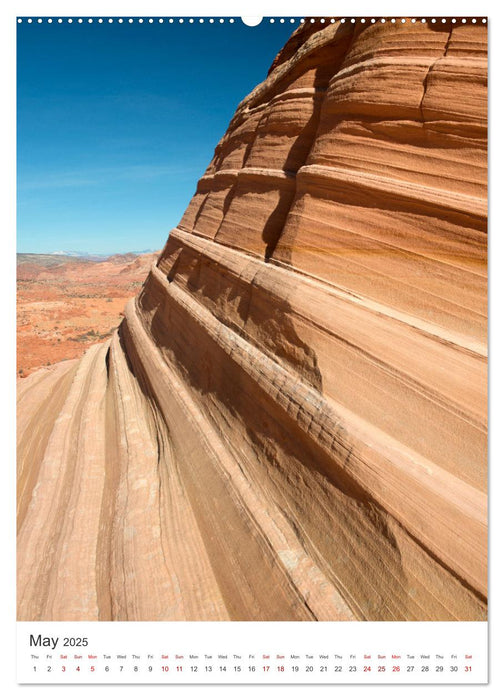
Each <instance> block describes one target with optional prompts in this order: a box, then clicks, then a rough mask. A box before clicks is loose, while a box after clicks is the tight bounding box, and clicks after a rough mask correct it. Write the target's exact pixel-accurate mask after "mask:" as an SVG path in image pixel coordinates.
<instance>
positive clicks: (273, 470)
mask: <svg viewBox="0 0 504 700" xmlns="http://www.w3.org/2000/svg"><path fill="white" fill-rule="evenodd" d="M94 5H95V4H94V3H91V4H84V3H76V4H75V8H72V10H71V11H72V14H71V15H68V14H58V11H59V12H61V9H59V10H56V11H54V9H53V8H51V9H48V10H47V11H46V10H43V9H42V6H39V7H38V8H37V12H38V14H30V12H33V8H30V10H29V11H28V12H24V11H21V10H20V9H18V10H17V12H18V14H17V15H16V17H15V18H13V19H12V25H13V26H12V32H15V34H16V47H17V49H16V50H17V65H16V71H17V73H16V75H17V78H16V80H17V83H16V94H17V260H16V269H17V327H16V336H17V368H16V372H17V380H16V381H17V428H16V439H17V456H16V460H17V477H16V479H17V557H16V561H17V587H16V606H17V609H16V619H17V623H16V625H17V642H16V645H17V681H18V683H19V684H20V685H21V686H25V685H26V686H28V685H33V684H36V685H45V684H49V685H56V684H66V685H68V684H101V685H103V684H152V685H155V684H157V685H159V684H161V685H176V684H198V685H211V684H219V685H222V684H234V685H236V684H242V685H246V684H248V685H250V684H257V685H258V686H259V685H261V686H262V685H270V686H275V687H276V686H280V685H284V684H291V685H292V684H295V685H305V684H306V685H319V686H322V685H332V684H334V685H336V684H362V685H372V684H381V685H384V684H394V685H399V684H411V685H413V684H432V685H443V686H445V685H453V684H458V685H461V684H464V685H471V684H486V683H487V682H488V661H487V653H488V650H487V640H488V622H487V601H488V586H487V540H488V521H487V400H488V392H487V357H488V351H487V330H488V329H487V304H488V298H487V297H488V295H487V74H488V66H487V31H488V21H487V17H486V16H483V15H482V14H481V12H476V13H475V14H474V9H473V14H464V13H463V12H461V13H460V14H457V15H443V14H438V15H421V14H418V13H417V12H410V11H409V10H407V8H404V10H403V12H404V14H390V12H389V11H388V10H387V12H388V13H387V14H376V12H377V6H376V5H375V4H374V5H373V10H371V9H370V8H367V9H366V10H365V11H363V12H359V14H352V11H353V12H357V10H358V9H359V10H360V8H355V7H354V8H353V10H352V9H351V8H347V7H345V8H337V7H332V8H329V9H328V8H324V11H319V10H318V9H317V11H315V9H316V8H315V7H314V6H312V7H309V6H307V5H306V4H305V5H304V6H303V7H302V8H301V7H298V6H297V5H296V6H294V5H292V6H289V12H286V9H285V8H283V9H282V12H283V14H282V12H279V13H276V12H274V13H273V14H268V10H267V9H264V10H263V9H262V8H260V6H259V5H258V6H257V7H255V8H254V9H253V10H252V11H248V12H249V14H250V16H249V14H246V13H245V12H244V11H243V10H242V9H241V8H239V7H235V8H234V9H233V7H230V8H229V9H228V10H227V11H226V12H222V10H221V8H218V7H216V8H212V7H209V8H205V10H203V9H201V7H200V8H198V9H199V11H194V10H193V7H192V6H187V7H183V6H182V5H180V4H179V5H178V7H177V11H176V12H175V11H174V14H169V12H171V11H172V10H173V8H168V7H164V8H158V9H157V11H155V12H154V11H152V7H151V6H145V8H143V9H142V10H141V11H140V10H139V9H138V8H136V9H135V8H133V7H131V5H128V3H126V4H125V5H124V7H123V8H120V7H119V5H117V4H116V5H117V7H115V8H114V10H113V11H111V10H110V8H109V7H106V6H101V8H100V7H99V6H98V7H95V6H94ZM384 9H386V8H384ZM475 9H477V8H475ZM336 10H337V11H338V13H339V14H337V15H335V14H331V12H333V13H334V12H335V11H336ZM209 11H210V12H212V13H214V14H208V12H209ZM67 12H68V9H67ZM269 12H270V13H271V12H272V8H270V9H269ZM310 12H312V13H314V14H309V13H310ZM371 12H374V14H371ZM464 12H465V8H464ZM149 13H151V14H149ZM345 13H346V14H345ZM252 14H254V15H257V16H251V15H252Z"/></svg>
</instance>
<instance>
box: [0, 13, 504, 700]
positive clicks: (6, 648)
mask: <svg viewBox="0 0 504 700" xmlns="http://www.w3.org/2000/svg"><path fill="white" fill-rule="evenodd" d="M181 5H182V4H181V3H178V4H177V3H166V2H159V0H145V1H144V2H142V3H139V2H132V1H131V0H130V1H129V2H117V1H116V2H114V1H112V0H106V1H103V2H96V0H92V1H89V2H82V1H81V0H75V1H74V2H72V4H71V5H69V3H68V2H62V1H61V0H59V1H57V2H37V1H36V0H32V1H31V2H30V1H23V2H7V3H5V4H4V5H3V7H2V8H1V9H0V12H1V13H2V22H0V31H1V36H0V46H1V47H2V57H3V59H4V61H3V67H4V68H5V69H6V73H7V76H6V78H7V79H6V82H5V87H4V88H3V90H4V97H5V98H6V99H5V103H6V104H7V109H6V110H4V111H3V114H2V126H3V127H4V128H3V129H2V130H0V131H1V138H2V139H3V142H2V153H3V154H4V162H3V169H2V189H1V194H2V198H3V201H2V203H3V204H4V206H3V207H2V212H3V222H2V223H3V224H4V227H3V230H4V239H3V244H4V251H3V256H2V268H1V271H0V272H1V274H0V279H1V281H2V293H3V296H2V298H3V299H4V300H5V304H6V308H7V314H8V321H7V331H8V342H6V341H5V338H4V342H3V343H2V345H1V347H0V353H1V359H2V366H3V368H4V371H5V373H6V374H5V378H4V383H5V386H6V391H5V392H4V396H5V397H6V405H4V411H5V412H6V414H7V416H9V418H4V425H5V428H6V430H5V431H4V435H3V437H4V444H5V445H6V450H5V452H6V456H5V464H4V472H5V471H7V488H4V489H3V490H2V493H3V497H4V498H5V503H4V504H3V506H4V507H3V509H2V512H3V513H4V517H5V518H6V522H5V523H4V528H3V532H4V533H7V535H6V536H5V538H4V548H3V558H4V562H5V564H6V567H5V571H4V578H3V585H2V600H3V603H4V606H3V612H4V618H3V619H4V620H5V622H4V625H3V626H2V631H3V634H2V640H1V646H0V658H1V659H2V661H4V664H3V668H4V672H3V673H4V678H3V679H2V685H3V687H4V688H5V689H7V691H8V692H9V694H10V696H16V697H26V696H27V695H28V694H29V693H33V692H36V693H37V699H38V698H45V697H47V698H49V697H51V698H54V695H55V693H56V695H58V693H62V694H63V693H64V694H65V696H66V695H67V694H68V692H69V688H68V687H67V686H36V687H35V686H16V684H15V663H14V658H15V646H16V645H15V643H14V638H15V633H16V622H15V587H14V580H15V506H14V503H15V500H14V497H13V494H15V473H14V468H13V465H14V460H15V446H14V444H15V428H14V419H13V417H12V415H13V406H14V402H15V380H14V375H15V372H14V366H15V315H14V308H15V287H14V284H13V282H14V279H15V263H14V262H13V261H14V260H15V256H14V254H15V240H14V239H13V234H12V232H13V231H14V228H15V204H14V202H15V178H14V173H15V150H14V139H13V134H14V133H15V114H14V107H13V106H14V103H15V102H14V97H15V72H14V64H15V58H14V56H15V43H14V31H13V23H14V18H15V16H16V15H23V16H27V15H30V14H32V15H33V16H40V15H42V16H51V15H58V14H62V15H63V16H68V14H71V15H78V14H83V15H84V16H97V15H104V14H107V15H111V16H115V15H118V14H119V12H121V13H124V14H132V15H133V16H147V15H149V14H152V15H154V16H170V14H173V15H174V16H180V15H182V16H188V15H190V14H194V15H198V16H209V15H210V14H214V15H217V14H221V15H223V16H226V15H227V16H229V15H230V16H238V15H242V16H243V15H266V16H282V15H283V16H285V17H290V16H294V17H299V16H303V15H305V14H306V7H307V3H306V2H304V3H301V2H299V1H298V0H291V1H290V2H287V1H281V0H275V1H274V2H273V0H272V1H271V2H264V1H263V0H256V1H253V0H247V2H240V3H233V2H230V1H229V0H224V1H223V0H219V1H216V2H212V3H211V4H207V5H206V6H205V5H204V4H203V3H202V2H191V1H190V0H187V1H186V2H184V3H183V10H181V9H180V8H181ZM492 5H493V4H492V3H491V2H478V3H475V2H466V1H464V0H461V1H460V2H457V3H454V2H451V3H448V2H444V3H443V2H432V1H431V0H426V1H425V2H415V3H411V2H410V3H407V4H406V3H404V2H390V1H388V2H380V3H377V2H370V1H368V2H353V3H352V2H340V3H334V2H332V3H329V2H317V0H313V1H311V2H310V3H309V10H310V12H311V13H313V15H314V16H331V14H335V13H337V14H338V15H341V16H348V17H351V16H371V15H373V14H376V12H377V10H379V11H380V13H382V14H383V15H385V16H397V17H400V16H402V15H417V16H420V15H422V14H425V15H427V16H451V15H456V16H463V15H467V16H469V15H472V14H476V15H489V17H490V18H489V32H490V50H491V63H490V65H491V66H492V65H493V66H496V65H504V55H501V53H502V52H503V47H504V42H502V40H501V39H500V37H498V34H497V31H495V33H494V35H493V39H494V41H492V39H491V37H492V23H493V24H494V25H495V27H496V28H497V25H498V24H499V25H502V23H501V21H500V20H502V19H503V17H502V10H501V9H500V7H499V8H495V9H494V7H493V6H492ZM209 9H210V10H211V12H210V11H209ZM501 92H502V91H501V90H499V87H498V81H497V80H495V81H494V85H493V92H492V93H491V102H490V106H491V113H490V114H491V122H490V124H491V144H492V153H493V155H492V156H491V158H490V193H491V195H492V194H493V195H494V196H493V198H492V197H490V202H491V203H492V200H494V201H498V199H499V197H496V196H495V195H496V194H497V193H500V189H501V188H500V187H499V185H501V184H502V181H501V182H499V181H498V179H497V160H499V159H500V158H502V157H503V156H504V153H503V150H504V149H503V148H502V145H503V144H502V138H503V137H502V135H501V132H502V130H501V129H500V125H499V126H496V125H498V124H499V117H500V116H501V115H502V113H503V109H502V107H503V98H502V96H501ZM492 125H493V126H492ZM497 153H498V154H499V155H498V156H497ZM491 212H492V218H491V222H492V225H491V232H493V235H492V237H491V248H490V252H491V255H490V300H491V326H490V328H491V335H490V339H491V345H490V346H491V358H493V361H491V375H490V376H491V391H490V406H491V437H490V461H491V464H492V467H493V468H492V472H491V475H490V477H491V478H490V484H491V486H490V503H491V511H490V516H491V533H493V538H492V539H491V541H490V543H491V549H490V552H491V554H490V591H491V594H492V592H493V593H494V595H493V596H492V595H491V598H490V603H491V604H490V639H491V645H490V656H491V659H492V661H491V668H490V681H491V682H490V685H488V686H478V693H479V692H481V693H486V692H490V694H491V695H490V696H491V697H493V696H495V697H497V692H502V689H503V687H504V684H503V671H502V669H503V667H504V664H503V660H504V659H503V657H502V654H503V653H504V648H503V645H502V632H499V625H500V627H501V628H502V627H503V623H504V615H503V601H502V596H500V595H499V594H500V588H501V587H502V582H503V565H502V556H501V555H500V554H499V552H498V550H499V541H498V535H497V534H496V533H500V532H502V531H503V527H502V526H503V522H502V507H500V504H499V501H498V494H502V493H504V489H503V488H502V486H503V475H502V469H501V468H500V467H501V465H502V463H503V461H504V460H503V459H502V457H503V456H504V455H503V454H502V446H501V445H499V444H498V440H497V438H498V432H499V423H501V422H502V419H503V408H502V404H501V402H500V401H499V398H500V396H502V395H503V393H504V382H503V377H502V370H501V369H500V367H499V363H498V360H497V358H498V357H500V356H501V355H502V354H503V353H502V352H499V350H501V351H502V350H503V349H504V348H503V332H502V328H499V326H498V323H499V318H498V317H499V314H498V311H499V300H500V299H503V298H504V286H503V275H502V271H501V269H500V267H501V265H502V264H503V263H504V242H503V239H502V235H500V233H501V232H502V230H504V226H499V223H503V222H502V220H501V217H502V214H501V213H500V212H499V211H498V210H497V208H496V207H493V208H491ZM4 313H5V312H4ZM492 431H493V432H492ZM494 433H497V435H495V434H494ZM494 494H495V495H494ZM237 624H240V623H237ZM299 624H303V623H299ZM352 624H355V625H362V624H367V623H352ZM397 624H402V623H397ZM459 624H460V625H461V626H462V627H461V632H462V629H463V626H464V625H465V623H459ZM193 690H194V686H184V687H180V686H179V687H177V689H176V697H184V696H185V695H186V694H187V696H189V695H190V694H192V692H193ZM363 690H364V691H365V690H367V688H364V689H363V688H362V686H353V687H348V686H346V687H345V689H344V693H345V697H347V696H348V695H354V696H360V695H361V692H362V691H363ZM256 691H257V689H256V687H255V686H246V687H241V688H240V697H246V696H247V695H250V697H252V696H254V697H256ZM269 691H271V693H272V694H273V693H274V694H275V696H278V693H279V692H280V693H281V688H279V687H276V688H263V687H261V689H260V692H261V693H266V694H267V695H268V694H269ZM285 691H286V692H285V696H286V697H287V695H288V697H289V698H292V697H298V696H299V697H305V694H306V690H305V689H304V688H303V687H302V686H289V687H285ZM93 692H107V693H110V692H120V694H121V698H123V697H128V696H130V695H131V697H138V689H137V688H135V687H134V686H120V689H119V687H118V686H107V687H101V688H100V691H98V688H97V689H96V691H93ZM149 692H152V693H155V694H161V693H162V694H163V697H166V688H165V687H164V686H162V687H160V686H151V687H150V688H149ZM169 692H170V697H173V693H174V692H175V688H170V689H169ZM204 692H205V696H207V697H208V696H209V697H214V696H215V697H219V698H221V697H222V696H223V695H226V693H228V695H229V697H231V695H233V697H234V696H235V694H236V687H235V686H226V687H223V686H219V687H213V688H207V687H205V690H204ZM316 692H317V693H318V694H321V695H322V694H324V695H325V694H326V693H327V696H328V697H329V693H330V697H332V698H333V697H335V695H334V693H335V692H338V693H340V692H341V691H340V690H339V689H334V686H324V687H322V686H319V687H317V689H316ZM372 692H373V698H381V697H383V698H387V699H388V698H389V697H390V694H391V693H392V694H393V693H394V692H397V693H401V696H402V694H403V693H404V688H402V687H390V686H385V687H373V690H372ZM407 692H408V696H410V694H412V695H413V696H414V695H415V694H416V693H418V695H420V693H421V694H422V697H423V696H424V693H425V689H424V688H423V686H421V685H420V686H414V687H408V689H407ZM428 692H429V693H434V695H436V694H437V693H438V692H439V694H440V696H441V694H442V696H443V697H446V694H447V693H448V694H450V693H451V692H453V693H454V694H455V693H456V696H457V698H459V697H461V696H462V697H464V695H466V696H467V697H471V698H472V697H475V696H474V688H473V687H472V686H448V687H439V686H436V687H432V686H429V689H428ZM71 693H72V697H74V696H75V695H76V696H79V694H84V693H85V694H86V697H87V694H88V693H89V687H88V686H72V689H71ZM252 694H254V695H252ZM301 694H302V695H301Z"/></svg>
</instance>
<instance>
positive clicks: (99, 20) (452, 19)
mask: <svg viewBox="0 0 504 700" xmlns="http://www.w3.org/2000/svg"><path fill="white" fill-rule="evenodd" d="M17 21H18V24H21V23H22V22H27V23H28V24H32V23H34V24H42V23H44V22H46V23H48V24H52V23H53V22H55V23H57V24H63V23H67V24H72V23H74V22H76V23H77V24H84V23H87V24H93V23H95V22H96V23H97V24H113V23H115V22H117V23H118V24H133V23H134V22H138V23H139V24H143V23H146V24H154V23H155V22H156V23H158V24H163V23H164V22H166V23H168V24H175V23H178V24H184V23H185V22H187V23H188V24H196V23H197V24H204V23H205V22H207V23H208V24H224V23H226V22H228V23H229V24H233V23H234V22H235V21H236V20H235V18H233V17H229V18H226V19H224V18H222V17H221V18H220V19H214V18H213V17H212V18H209V17H200V18H198V19H194V18H193V17H190V18H187V17H179V18H173V17H170V18H164V17H159V18H156V19H155V18H153V17H149V18H144V17H136V18H133V17H130V18H128V19H124V18H122V17H108V18H105V19H104V18H103V17H99V18H94V17H89V18H87V19H83V18H82V17H79V18H78V19H77V18H74V17H68V18H66V19H62V18H61V17H60V18H58V19H54V18H52V17H47V18H42V17H39V18H38V19H32V18H31V17H28V18H23V17H18V20H17ZM260 21H261V20H259V22H254V24H259V23H260ZM337 21H341V22H342V23H344V22H351V23H352V24H359V23H360V24H366V23H369V24H376V23H382V24H384V23H385V22H391V23H392V24H395V23H398V24H406V22H411V23H412V24H415V22H420V23H422V24H426V23H430V24H436V23H440V24H449V23H451V24H459V23H460V24H477V23H478V22H481V24H486V21H487V20H486V17H472V18H470V19H469V18H466V17H461V18H457V17H412V18H409V19H405V18H404V17H403V18H400V19H397V18H395V17H381V18H374V17H371V18H368V17H342V18H341V19H340V20H337V19H335V18H334V17H331V18H330V19H328V18H325V17H317V18H312V19H304V18H301V19H294V18H292V17H291V18H289V19H285V18H284V17H271V18H270V19H269V20H267V22H269V23H270V24H274V23H275V22H279V23H280V24H284V23H286V22H287V23H289V24H295V23H299V24H304V23H305V22H310V23H311V24H315V23H316V22H319V23H320V24H334V23H335V22H337ZM244 23H245V24H251V26H252V23H249V22H247V21H246V20H244Z"/></svg>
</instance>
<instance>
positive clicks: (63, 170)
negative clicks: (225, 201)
mask: <svg viewBox="0 0 504 700" xmlns="http://www.w3.org/2000/svg"><path fill="white" fill-rule="evenodd" d="M294 26H296V25H291V24H280V23H279V22H278V20H277V21H276V22H275V23H274V24H270V23H269V22H268V21H267V20H263V21H262V23H261V24H260V25H259V26H258V27H247V26H245V25H244V24H243V23H242V22H241V20H240V19H239V18H237V19H235V22H234V24H229V21H227V22H226V24H224V25H221V24H219V23H218V22H216V23H214V24H213V25H211V24H209V23H208V20H206V21H205V24H203V25H200V24H199V23H197V22H196V23H195V24H189V23H188V22H187V20H186V21H185V23H184V24H182V25H181V24H169V23H168V22H167V21H166V20H165V22H164V23H163V24H159V23H158V22H157V21H156V22H155V23H154V24H148V23H147V22H146V21H145V22H144V23H143V24H139V23H138V21H137V20H136V21H135V22H134V23H133V24H129V23H128V22H127V21H126V20H125V22H124V23H122V24H119V23H117V21H116V22H114V24H108V23H107V24H105V23H104V24H98V23H97V22H96V20H95V21H94V22H93V24H89V23H87V22H86V20H84V23H83V24H77V22H76V21H75V20H74V22H73V23H72V24H68V23H66V21H65V22H64V23H63V24H57V23H54V22H53V23H52V24H48V23H47V22H44V23H43V24H34V23H32V24H28V23H26V22H23V23H22V24H18V35H17V51H18V59H17V98H18V105H17V108H18V111H17V139H18V141H17V154H18V155H17V175H18V179H17V185H18V200H17V222H18V235H17V249H18V252H31V253H42V252H54V251H57V250H80V251H88V252H92V253H101V254H111V253H116V252H127V251H130V250H143V249H148V248H151V249H158V248H160V247H161V246H162V245H163V244H164V242H165V240H166V238H167V235H168V232H169V230H170V229H171V228H172V227H173V226H175V225H176V224H177V223H178V222H179V220H180V218H181V216H182V214H183V212H184V210H185V208H186V207H187V204H188V202H189V200H190V198H191V196H192V195H193V193H194V191H195V188H196V183H197V181H198V179H199V177H200V176H201V175H202V174H203V172H204V170H205V168H206V166H207V165H208V163H209V161H210V160H211V158H212V155H213V151H214V148H215V146H216V145H217V142H218V141H219V139H220V138H221V136H222V135H223V133H224V131H225V130H226V128H227V126H228V123H229V120H230V119H231V117H232V116H233V113H234V111H235V109H236V107H237V105H238V103H239V102H240V100H241V99H242V98H243V97H245V95H247V94H248V93H249V92H250V91H251V90H252V89H253V88H254V87H255V85H256V84H257V83H259V82H261V81H262V80H263V79H264V78H265V77H266V74H267V71H268V68H269V66H270V65H271V62H272V61H273V59H274V57H275V55H276V54H277V52H278V51H279V49H280V48H281V47H282V46H283V44H284V43H285V41H286V40H287V38H288V37H289V35H290V34H291V33H292V31H293V29H294Z"/></svg>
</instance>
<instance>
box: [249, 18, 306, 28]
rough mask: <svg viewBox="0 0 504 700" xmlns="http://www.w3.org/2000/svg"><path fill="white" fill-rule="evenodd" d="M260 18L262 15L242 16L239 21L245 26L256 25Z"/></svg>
mask: <svg viewBox="0 0 504 700" xmlns="http://www.w3.org/2000/svg"><path fill="white" fill-rule="evenodd" d="M262 19H263V18H262V17H242V18H241V21H242V22H243V24H246V25H247V27H257V26H258V25H259V24H261V22H262ZM292 21H294V20H292Z"/></svg>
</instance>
